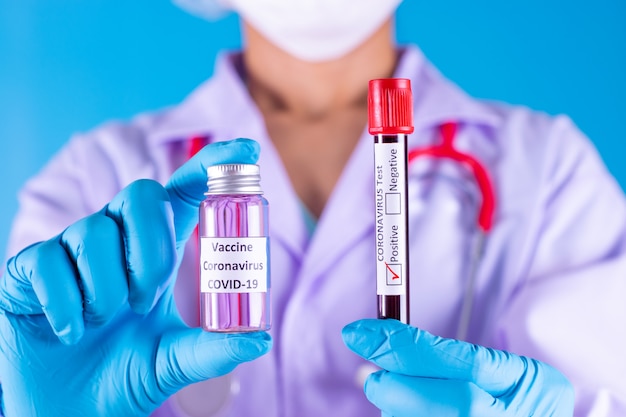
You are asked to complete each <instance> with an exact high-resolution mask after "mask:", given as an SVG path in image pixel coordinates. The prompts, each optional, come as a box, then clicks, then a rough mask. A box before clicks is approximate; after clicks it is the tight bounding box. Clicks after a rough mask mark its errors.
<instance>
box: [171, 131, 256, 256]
mask: <svg viewBox="0 0 626 417" xmlns="http://www.w3.org/2000/svg"><path fill="white" fill-rule="evenodd" d="M258 158H259V144H258V143H257V142H255V141H253V140H251V139H243V138H241V139H235V140H232V141H227V142H217V143H212V144H210V145H207V146H205V147H204V148H202V150H200V151H199V152H198V153H197V154H196V155H195V156H194V157H193V158H191V159H190V160H189V161H187V162H186V163H185V164H184V165H183V166H181V167H180V168H178V169H177V170H176V171H175V172H174V174H172V177H171V178H170V180H169V181H168V183H167V184H166V186H165V188H166V189H167V192H168V193H169V195H170V201H171V202H172V209H173V210H174V224H175V227H176V244H177V247H179V248H180V247H182V246H183V245H184V243H185V242H186V241H187V240H188V239H189V237H190V236H191V233H192V232H193V229H194V228H195V227H196V224H197V223H198V207H199V206H200V202H201V201H202V200H203V199H204V198H205V197H204V193H205V192H206V182H207V177H206V170H207V168H208V167H210V166H212V165H217V164H232V163H239V164H254V163H256V161H257V160H258Z"/></svg>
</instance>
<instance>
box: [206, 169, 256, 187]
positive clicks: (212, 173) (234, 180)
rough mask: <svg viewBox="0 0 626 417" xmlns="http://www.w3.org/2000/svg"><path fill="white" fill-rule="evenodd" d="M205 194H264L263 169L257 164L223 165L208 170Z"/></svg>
mask: <svg viewBox="0 0 626 417" xmlns="http://www.w3.org/2000/svg"><path fill="white" fill-rule="evenodd" d="M206 173H207V188H208V190H207V192H206V193H205V194H207V195H210V194H263V190H262V189H261V169H260V168H259V166H258V165H255V164H221V165H212V166H210V167H208V168H207V170H206Z"/></svg>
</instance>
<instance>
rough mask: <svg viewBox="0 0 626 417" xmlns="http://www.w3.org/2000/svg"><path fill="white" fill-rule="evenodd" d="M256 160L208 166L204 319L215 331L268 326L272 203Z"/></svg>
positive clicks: (203, 208) (202, 229) (203, 212)
mask: <svg viewBox="0 0 626 417" xmlns="http://www.w3.org/2000/svg"><path fill="white" fill-rule="evenodd" d="M260 180H261V177H260V169H259V166H258V165H254V164H224V165H214V166H211V167H209V168H207V188H208V191H207V192H206V193H205V195H206V199H205V200H204V201H203V202H202V203H201V204H200V221H199V226H198V227H199V230H198V232H199V233H198V236H199V241H200V242H199V248H200V324H201V326H202V328H203V329H205V330H207V331H213V332H252V331H259V330H269V328H270V326H271V320H270V261H269V234H268V207H269V205H268V202H267V200H266V199H265V198H264V197H263V191H262V189H261V185H260Z"/></svg>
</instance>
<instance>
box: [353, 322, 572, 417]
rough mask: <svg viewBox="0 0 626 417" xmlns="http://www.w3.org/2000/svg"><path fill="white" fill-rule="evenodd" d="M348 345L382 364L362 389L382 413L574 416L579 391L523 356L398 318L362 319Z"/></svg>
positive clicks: (415, 416) (398, 416) (399, 415)
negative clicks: (430, 330)
mask: <svg viewBox="0 0 626 417" xmlns="http://www.w3.org/2000/svg"><path fill="white" fill-rule="evenodd" d="M343 339H344V342H345V343H346V345H347V346H348V347H349V348H350V349H351V350H352V351H354V352H355V353H357V354H358V355H360V356H362V357H363V358H365V359H367V360H369V361H371V362H373V363H374V364H376V365H377V366H379V367H381V368H383V370H382V371H378V372H375V373H373V374H371V375H370V376H369V377H368V379H367V381H366V383H365V395H366V396H367V398H368V400H370V401H371V402H372V403H373V404H374V405H375V406H376V407H378V408H380V409H381V410H382V411H383V413H384V415H389V416H395V417H405V416H406V417H409V416H410V417H420V416H425V417H426V416H428V417H432V416H437V417H446V416H455V417H457V416H468V417H470V416H476V417H492V416H519V417H522V416H524V417H528V416H542V417H543V416H554V417H561V416H563V417H564V416H569V417H571V416H572V414H573V408H574V391H573V388H572V386H571V384H570V383H569V382H568V381H567V379H565V377H564V376H563V375H562V374H561V373H560V372H558V371H557V370H556V369H554V368H552V367H550V366H548V365H546V364H545V363H542V362H539V361H537V360H534V359H530V358H527V357H523V356H517V355H513V354H511V353H508V352H504V351H500V350H495V349H488V348H485V347H482V346H477V345H473V344H470V343H466V342H460V341H458V340H454V339H444V338H441V337H437V336H433V335H432V334H430V333H427V332H425V331H423V330H420V329H417V328H415V327H411V326H408V325H406V324H403V323H400V322H399V321H396V320H360V321H357V322H354V323H352V324H349V325H348V326H346V327H345V328H344V329H343Z"/></svg>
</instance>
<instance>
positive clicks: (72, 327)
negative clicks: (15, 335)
mask: <svg viewBox="0 0 626 417" xmlns="http://www.w3.org/2000/svg"><path fill="white" fill-rule="evenodd" d="M0 306H1V307H2V309H4V310H6V311H8V312H11V313H13V314H17V315H36V314H42V313H44V314H45V315H46V318H47V320H48V322H49V323H50V326H51V327H52V330H53V331H54V333H55V334H56V335H57V336H58V337H59V339H60V340H61V341H62V342H63V343H65V344H68V345H69V344H73V343H76V342H77V341H78V340H80V338H81V337H82V336H83V334H84V332H85V325H84V322H83V300H82V296H81V291H80V288H79V286H78V279H77V276H76V269H75V266H74V262H73V261H72V259H70V258H69V257H68V255H67V252H66V251H65V248H64V247H63V246H62V245H61V243H60V241H59V238H58V237H56V238H54V239H50V240H48V241H45V242H41V243H37V244H35V245H31V246H29V247H28V248H26V249H24V250H23V251H21V252H20V253H18V254H17V255H16V256H15V257H13V258H11V259H10V260H9V262H8V263H7V270H6V272H5V275H4V279H3V280H2V283H1V285H0Z"/></svg>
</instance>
